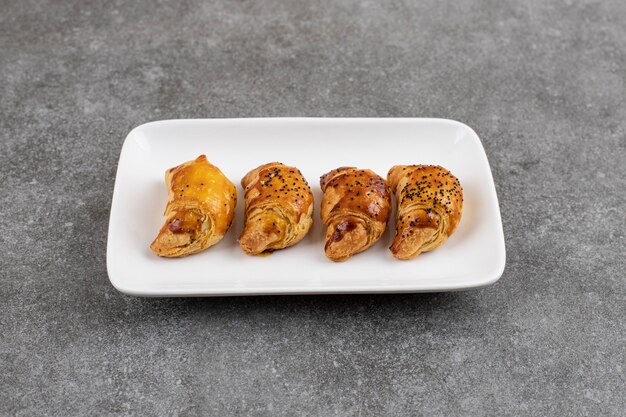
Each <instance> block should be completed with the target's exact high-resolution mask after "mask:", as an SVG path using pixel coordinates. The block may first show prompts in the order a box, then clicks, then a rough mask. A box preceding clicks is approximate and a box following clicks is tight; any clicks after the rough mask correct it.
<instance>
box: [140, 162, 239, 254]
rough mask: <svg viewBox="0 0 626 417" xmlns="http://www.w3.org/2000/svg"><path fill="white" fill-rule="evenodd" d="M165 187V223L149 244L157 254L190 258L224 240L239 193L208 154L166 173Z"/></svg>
mask: <svg viewBox="0 0 626 417" xmlns="http://www.w3.org/2000/svg"><path fill="white" fill-rule="evenodd" d="M165 185H166V186H167V189H168V197H167V205H166V207H165V223H164V224H163V227H161V230H160V232H159V234H158V236H157V237H156V239H154V242H152V245H150V248H151V249H152V250H153V251H154V253H156V254H157V255H159V256H166V257H180V256H186V255H191V254H193V253H197V252H200V251H202V250H204V249H206V248H208V247H210V246H212V245H215V244H216V243H217V242H219V241H220V239H222V238H223V237H224V235H225V234H226V232H227V231H228V228H229V227H230V225H231V223H232V221H233V217H234V215H235V205H236V204H237V190H236V188H235V186H234V185H233V183H232V182H230V181H229V180H228V178H226V177H225V176H224V174H222V171H220V170H219V169H218V168H217V167H216V166H214V165H212V164H211V163H210V162H209V161H207V159H206V156H205V155H200V156H199V157H198V158H196V159H195V160H193V161H188V162H185V163H184V164H181V165H178V166H176V167H174V168H170V169H168V170H167V171H165Z"/></svg>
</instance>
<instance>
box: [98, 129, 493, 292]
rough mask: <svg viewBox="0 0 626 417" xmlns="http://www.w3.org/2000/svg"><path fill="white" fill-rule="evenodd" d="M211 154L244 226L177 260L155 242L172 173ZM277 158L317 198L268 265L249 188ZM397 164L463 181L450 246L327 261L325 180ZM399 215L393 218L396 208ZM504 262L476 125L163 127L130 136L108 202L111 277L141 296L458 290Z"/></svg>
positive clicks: (379, 248)
mask: <svg viewBox="0 0 626 417" xmlns="http://www.w3.org/2000/svg"><path fill="white" fill-rule="evenodd" d="M203 153H204V154H206V155H207V157H208V159H209V160H210V161H211V162H212V163H213V164H215V165H217V166H218V167H219V168H220V169H221V170H222V171H223V172H224V174H225V175H226V176H227V177H228V178H230V180H231V181H232V182H233V183H235V184H237V186H238V193H239V196H238V197H239V198H238V206H237V212H236V216H235V221H234V223H233V226H232V227H231V229H230V231H229V232H228V234H227V235H226V236H225V237H224V239H222V241H221V242H220V243H218V244H217V245H216V246H213V247H211V248H210V249H208V250H206V251H204V252H201V253H199V254H196V255H193V256H189V257H186V258H180V259H165V258H159V257H157V256H156V255H154V254H153V253H152V252H151V251H150V249H149V245H150V243H151V242H152V240H153V239H154V237H155V236H156V234H157V232H158V230H159V228H160V226H161V224H162V222H163V211H164V208H165V201H166V197H167V190H166V189H165V184H164V181H163V173H164V171H165V170H166V169H167V168H170V167H173V166H175V165H178V164H180V163H182V162H184V161H187V160H190V159H193V158H196V157H197V156H198V155H200V154H203ZM272 161H280V162H282V163H284V164H287V165H293V166H296V167H298V168H300V170H301V171H302V173H303V175H304V176H305V178H307V180H308V181H309V184H310V185H311V188H312V190H313V193H314V196H315V213H314V226H313V228H312V229H311V231H310V232H309V234H308V235H307V237H305V238H304V240H303V241H301V242H300V243H299V244H297V245H296V246H293V247H291V248H289V249H285V250H282V251H277V252H274V253H273V254H271V255H270V256H266V257H255V256H247V255H245V254H244V253H243V252H242V251H241V249H240V248H239V245H238V244H237V236H239V233H240V232H241V230H242V227H243V203H244V198H243V191H242V189H241V186H240V180H241V178H242V177H243V176H244V174H245V173H246V172H248V171H249V170H250V169H252V168H255V167H257V166H259V165H261V164H264V163H266V162H272ZM396 164H439V165H442V166H444V167H446V168H447V169H449V170H450V171H451V172H452V173H453V174H454V175H456V176H457V177H458V178H459V180H460V181H461V185H462V186H463V190H464V198H465V201H464V205H463V217H462V219H461V222H460V224H459V227H458V228H457V230H456V232H455V233H454V234H453V235H452V236H451V237H450V238H449V239H448V241H447V242H445V243H444V244H443V245H442V246H441V247H439V248H438V249H436V250H435V251H433V252H429V253H425V254H422V255H420V256H418V257H417V258H415V259H413V260H410V261H398V260H396V259H394V258H393V257H392V256H391V252H389V250H388V247H389V245H390V243H391V241H392V238H393V230H394V228H395V225H394V222H393V220H392V221H391V222H390V224H389V227H388V228H387V232H386V233H385V234H384V235H383V237H382V238H381V240H380V241H379V242H378V243H377V244H376V245H375V246H373V247H372V248H370V249H369V250H367V251H366V252H363V253H361V254H358V255H356V256H354V257H353V258H351V259H349V260H348V261H346V262H342V263H334V262H332V261H330V260H328V259H327V258H326V257H325V256H324V251H323V248H324V230H323V229H324V228H323V225H322V222H321V220H320V218H319V212H320V210H319V205H320V202H321V190H320V187H319V177H320V175H322V174H324V173H325V172H327V171H329V170H331V169H333V168H336V167H339V166H356V167H359V168H370V169H372V170H374V171H375V172H377V173H378V174H379V175H381V176H383V177H384V176H386V175H387V171H388V170H389V168H391V167H392V166H393V165H396ZM394 214H395V211H394ZM504 265H505V249H504V236H503V232H502V222H501V218H500V210H499V207H498V199H497V196H496V190H495V187H494V182H493V178H492V176H491V170H490V168H489V163H488V161H487V157H486V155H485V152H484V150H483V147H482V144H481V142H480V139H479V138H478V136H477V135H476V133H475V132H474V131H473V130H472V129H471V128H469V127H468V126H466V125H464V124H462V123H459V122H455V121H452V120H442V119H323V118H320V119H307V118H296V119H206V120H166V121H159V122H153V123H147V124H144V125H141V126H139V127H137V128H135V129H133V130H132V131H131V132H130V133H129V135H128V137H127V138H126V141H125V142H124V146H123V147H122V152H121V155H120V160H119V165H118V169H117V178H116V180H115V190H114V193H113V202H112V205H111V218H110V222H109V236H108V244H107V269H108V273H109V278H110V280H111V283H112V284H113V285H114V286H115V288H117V289H118V290H119V291H122V292H124V293H127V294H133V295H141V296H216V295H253V294H314V293H387V292H427V291H453V290H462V289H469V288H476V287H482V286H485V285H489V284H492V283H494V282H495V281H497V280H498V278H500V276H501V275H502V272H503V270H504Z"/></svg>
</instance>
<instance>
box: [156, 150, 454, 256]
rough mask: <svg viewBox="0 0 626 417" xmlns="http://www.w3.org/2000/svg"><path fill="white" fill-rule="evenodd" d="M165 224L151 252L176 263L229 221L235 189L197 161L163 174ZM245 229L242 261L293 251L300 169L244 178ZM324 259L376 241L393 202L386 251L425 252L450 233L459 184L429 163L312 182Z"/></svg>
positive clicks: (271, 169)
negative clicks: (318, 193) (317, 193)
mask: <svg viewBox="0 0 626 417" xmlns="http://www.w3.org/2000/svg"><path fill="white" fill-rule="evenodd" d="M165 183H166V186H167V189H168V199H167V205H166V208H165V222H164V224H163V226H162V227H161V230H160V231H159V234H158V236H157V237H156V239H155V240H154V242H152V245H151V246H150V247H151V249H152V250H153V251H154V252H155V253H156V254H157V255H159V256H164V257H181V256H186V255H191V254H194V253H197V252H200V251H202V250H205V249H207V248H209V247H210V246H212V245H215V244H216V243H217V242H219V241H220V240H221V239H222V238H223V237H224V235H225V234H226V232H227V231H228V229H229V228H230V226H231V224H232V222H233V218H234V215H235V205H236V204H237V190H236V188H235V186H234V185H233V183H232V182H231V181H229V180H228V178H226V176H225V175H224V174H223V173H222V172H221V171H220V170H219V169H218V168H217V167H216V166H214V165H213V164H211V163H210V162H209V161H208V160H207V158H206V156H205V155H201V156H199V157H198V158H196V159H195V160H192V161H188V162H185V163H183V164H181V165H178V166H176V167H174V168H170V169H168V170H167V171H166V172H165ZM241 185H242V187H243V189H244V192H245V225H244V228H243V232H242V233H241V235H240V236H239V245H240V246H241V248H242V249H243V251H244V252H245V253H247V254H250V255H260V254H265V253H269V252H272V251H275V250H279V249H284V248H287V247H289V246H293V245H295V244H296V243H298V242H299V241H300V240H302V239H303V238H304V236H305V235H306V234H307V233H308V231H309V230H310V228H311V226H312V224H313V193H312V192H311V189H310V187H309V185H308V183H307V181H306V179H305V178H304V177H303V175H302V173H301V172H300V170H298V169H297V168H295V167H290V166H286V165H283V164H281V163H278V162H272V163H268V164H265V165H261V166H259V167H258V168H255V169H253V170H252V171H250V172H248V174H246V175H245V176H244V177H243V179H242V180H241ZM320 186H321V188H322V192H323V198H322V204H321V218H322V221H323V222H324V225H325V226H326V238H325V242H326V243H325V247H324V250H325V253H326V256H327V257H328V258H329V259H331V260H333V261H344V260H346V259H348V258H349V257H351V256H352V255H355V254H357V253H359V252H363V251H365V250H366V249H368V248H369V247H371V246H372V245H373V244H374V243H376V242H377V241H378V240H379V239H380V238H381V236H382V235H383V233H384V232H385V229H386V227H387V222H388V221H389V218H390V215H391V196H392V194H393V195H395V198H396V202H397V213H396V235H395V238H394V240H393V243H392V244H391V247H390V248H389V249H390V250H391V253H392V254H393V256H394V257H396V258H397V259H412V258H414V257H416V256H417V255H419V254H420V253H422V252H427V251H431V250H433V249H435V248H437V247H439V246H440V245H441V244H443V243H444V242H445V241H446V239H447V238H448V237H449V236H450V235H451V234H452V233H453V232H454V230H455V229H456V227H457V225H458V223H459V221H460V219H461V212H462V208H463V190H462V188H461V184H460V183H459V180H458V179H457V178H456V177H455V176H454V175H452V174H451V173H450V172H449V171H448V170H447V169H445V168H443V167H441V166H435V165H396V166H394V167H393V168H391V169H390V170H389V173H388V174H387V179H384V178H382V177H380V176H379V175H377V174H376V173H375V172H373V171H371V170H369V169H358V168H354V167H341V168H337V169H334V170H332V171H330V172H328V173H326V174H324V175H322V177H321V178H320Z"/></svg>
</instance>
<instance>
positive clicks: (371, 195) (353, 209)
mask: <svg viewBox="0 0 626 417" xmlns="http://www.w3.org/2000/svg"><path fill="white" fill-rule="evenodd" d="M320 185H321V187H322V191H323V192H324V197H323V199H322V210H321V216H322V220H323V221H324V224H325V225H326V245H325V247H324V250H325V252H326V256H327V257H328V258H329V259H331V260H333V261H336V262H338V261H345V260H346V259H348V258H349V257H351V256H352V255H355V254H357V253H359V252H363V251H364V250H366V249H368V248H370V247H371V246H372V245H373V244H374V243H376V242H377V241H378V240H379V239H380V237H381V236H382V235H383V233H384V232H385V229H386V227H387V221H388V220H389V215H390V212H391V193H390V192H389V188H388V187H387V182H386V181H385V180H384V179H383V178H381V177H380V176H379V175H377V174H376V173H375V172H373V171H371V170H369V169H357V168H354V167H341V168H337V169H334V170H332V171H330V172H328V173H327V174H325V175H322V177H321V178H320Z"/></svg>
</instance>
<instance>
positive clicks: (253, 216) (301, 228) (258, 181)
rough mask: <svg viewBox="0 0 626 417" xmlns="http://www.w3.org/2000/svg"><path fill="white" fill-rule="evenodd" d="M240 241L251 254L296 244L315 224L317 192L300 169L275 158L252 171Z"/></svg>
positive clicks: (248, 177) (245, 185) (246, 182)
mask: <svg viewBox="0 0 626 417" xmlns="http://www.w3.org/2000/svg"><path fill="white" fill-rule="evenodd" d="M241 186H242V187H243V188H244V191H245V201H246V209H245V225H244V229H243V232H242V233H241V236H239V245H240V246H241V248H242V249H243V251H244V252H246V253H247V254H250V255H258V254H261V253H269V252H272V251H275V250H277V249H283V248H286V247H289V246H293V245H295V244H296V243H298V242H299V241H301V240H302V238H304V236H305V235H306V234H307V232H308V231H309V229H310V228H311V225H312V224H313V217H312V216H313V193H311V189H310V188H309V184H308V183H307V182H306V180H305V179H304V177H303V176H302V173H301V172H300V170H298V169H297V168H294V167H289V166H286V165H283V164H281V163H279V162H272V163H269V164H265V165H261V166H260V167H258V168H255V169H253V170H252V171H250V172H248V173H247V174H246V176H245V177H243V179H242V180H241Z"/></svg>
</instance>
